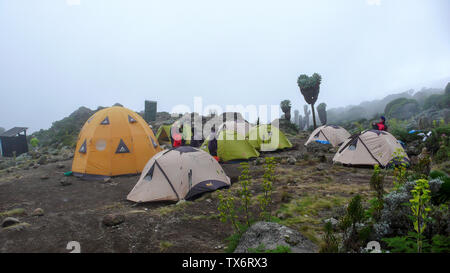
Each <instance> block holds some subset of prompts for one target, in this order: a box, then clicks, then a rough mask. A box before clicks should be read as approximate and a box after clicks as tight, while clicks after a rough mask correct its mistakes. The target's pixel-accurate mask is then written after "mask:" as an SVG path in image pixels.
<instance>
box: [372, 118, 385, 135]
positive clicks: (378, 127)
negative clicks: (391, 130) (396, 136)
mask: <svg viewBox="0 0 450 273" xmlns="http://www.w3.org/2000/svg"><path fill="white" fill-rule="evenodd" d="M372 128H373V129H374V130H379V131H387V130H388V127H387V125H386V118H385V117H384V116H381V117H380V122H378V123H375V122H374V123H372Z"/></svg>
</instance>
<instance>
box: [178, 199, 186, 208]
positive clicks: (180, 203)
mask: <svg viewBox="0 0 450 273" xmlns="http://www.w3.org/2000/svg"><path fill="white" fill-rule="evenodd" d="M184 203H186V200H184V199H181V200H180V201H178V202H177V204H176V205H177V206H179V205H183V204H184Z"/></svg>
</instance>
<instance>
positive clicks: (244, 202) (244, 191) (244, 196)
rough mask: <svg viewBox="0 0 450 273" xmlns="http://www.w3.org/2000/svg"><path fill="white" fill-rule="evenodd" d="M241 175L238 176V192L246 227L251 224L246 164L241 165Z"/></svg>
mask: <svg viewBox="0 0 450 273" xmlns="http://www.w3.org/2000/svg"><path fill="white" fill-rule="evenodd" d="M240 168H241V175H240V176H239V183H240V184H241V190H240V191H239V197H240V200H241V210H242V211H243V212H244V216H245V221H246V224H247V226H248V227H250V222H251V212H250V206H251V199H252V194H251V192H250V186H251V179H252V177H251V176H250V170H249V165H248V162H242V163H241V167H240Z"/></svg>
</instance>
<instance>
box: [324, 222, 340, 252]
mask: <svg viewBox="0 0 450 273" xmlns="http://www.w3.org/2000/svg"><path fill="white" fill-rule="evenodd" d="M324 231H325V234H324V235H323V237H322V241H323V243H322V244H321V246H320V250H319V253H338V252H339V243H338V240H337V238H336V236H335V235H334V231H333V225H332V224H331V223H330V222H327V223H325V226H324Z"/></svg>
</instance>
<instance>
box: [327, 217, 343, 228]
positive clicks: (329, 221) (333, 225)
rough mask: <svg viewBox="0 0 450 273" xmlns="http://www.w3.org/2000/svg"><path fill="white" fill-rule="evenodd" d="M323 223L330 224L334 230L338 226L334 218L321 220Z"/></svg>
mask: <svg viewBox="0 0 450 273" xmlns="http://www.w3.org/2000/svg"><path fill="white" fill-rule="evenodd" d="M323 222H324V223H325V224H326V223H331V226H332V227H333V228H334V229H335V228H336V227H337V225H338V223H339V221H338V220H336V219H334V218H328V219H325V220H323Z"/></svg>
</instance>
